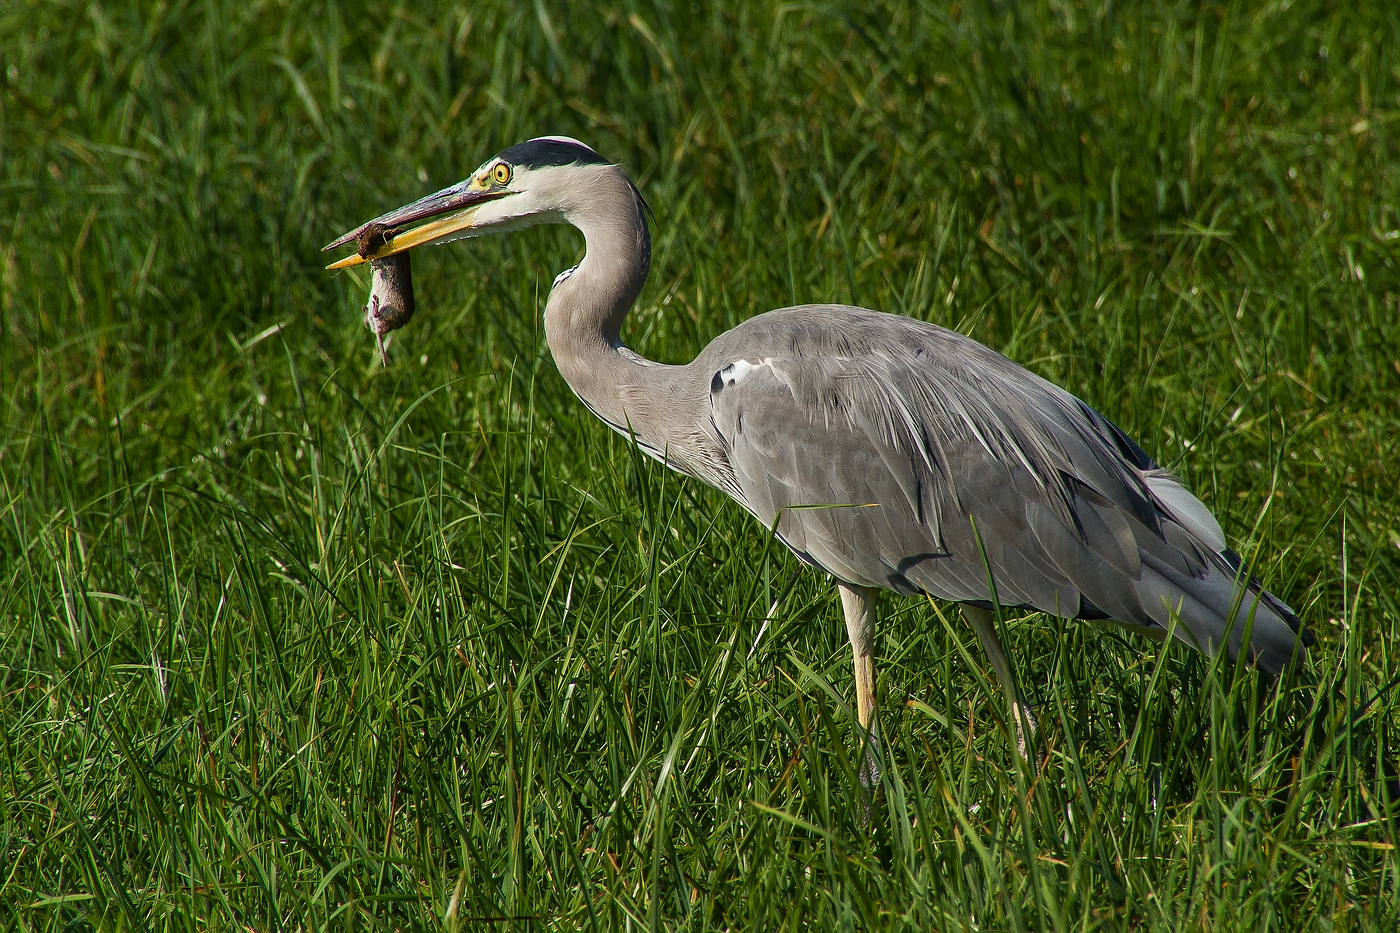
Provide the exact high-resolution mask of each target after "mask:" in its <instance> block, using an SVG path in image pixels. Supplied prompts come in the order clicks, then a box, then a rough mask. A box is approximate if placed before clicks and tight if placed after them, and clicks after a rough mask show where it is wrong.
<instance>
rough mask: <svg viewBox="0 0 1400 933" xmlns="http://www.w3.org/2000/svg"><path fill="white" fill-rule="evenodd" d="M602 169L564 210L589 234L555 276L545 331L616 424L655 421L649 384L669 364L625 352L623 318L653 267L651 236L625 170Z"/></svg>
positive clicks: (568, 374) (572, 381) (577, 382)
mask: <svg viewBox="0 0 1400 933" xmlns="http://www.w3.org/2000/svg"><path fill="white" fill-rule="evenodd" d="M609 169H611V170H610V171H607V172H600V173H598V175H597V176H596V179H595V181H594V183H593V184H591V185H590V186H589V191H588V193H587V195H583V196H580V200H579V201H578V202H577V203H575V204H573V205H570V206H569V207H567V208H566V209H565V210H563V211H561V214H562V216H563V219H564V220H566V221H567V222H569V223H571V224H573V225H574V226H575V227H577V228H578V229H579V230H580V231H582V233H583V237H584V240H585V243H586V251H585V253H584V257H583V261H582V262H580V263H579V264H578V266H577V267H575V268H574V269H573V270H572V271H571V272H568V273H564V274H562V275H561V276H560V278H559V279H557V280H555V284H554V288H553V289H552V290H551V291H550V293H549V300H548V301H547V302H546V304H545V311H544V332H545V340H546V341H547V342H548V343H549V350H550V353H551V354H553V356H554V362H555V365H557V366H558V367H559V372H560V374H561V375H563V377H564V379H565V381H566V382H568V383H569V386H570V388H572V389H573V390H574V392H575V394H577V395H578V396H579V398H581V399H583V401H584V402H585V403H586V404H587V405H588V406H589V407H590V408H592V409H593V410H594V411H595V412H596V413H597V414H598V415H599V416H600V417H602V418H603V419H605V420H607V421H609V422H611V423H612V424H613V425H615V426H619V427H625V426H628V425H631V427H632V429H633V430H636V431H637V433H638V436H639V437H640V436H641V433H642V432H641V431H640V430H639V427H640V425H642V424H646V423H649V422H650V415H651V411H652V405H651V404H649V403H648V399H647V392H646V391H645V390H646V388H647V386H648V385H650V384H652V383H655V382H656V380H657V379H658V378H659V377H660V375H661V370H663V369H665V367H659V366H655V365H654V364H648V363H647V362H646V361H644V360H642V359H641V358H640V357H638V356H636V355H635V354H632V353H630V351H629V352H628V353H626V354H624V353H621V352H619V350H620V349H621V347H622V341H621V336H620V335H621V330H622V322H623V321H624V320H625V319H626V317H627V312H628V311H630V310H631V309H632V304H633V303H634V302H635V301H636V300H637V296H638V295H640V294H641V291H642V286H643V285H645V284H646V280H647V273H648V271H649V270H650V268H651V234H650V233H649V231H648V230H647V222H646V218H645V217H644V216H643V215H642V202H641V197H640V195H638V194H637V192H636V189H634V188H633V187H632V185H631V183H630V182H629V181H627V179H626V178H625V177H624V176H623V174H622V172H621V171H620V170H617V169H614V168H612V167H611V166H609Z"/></svg>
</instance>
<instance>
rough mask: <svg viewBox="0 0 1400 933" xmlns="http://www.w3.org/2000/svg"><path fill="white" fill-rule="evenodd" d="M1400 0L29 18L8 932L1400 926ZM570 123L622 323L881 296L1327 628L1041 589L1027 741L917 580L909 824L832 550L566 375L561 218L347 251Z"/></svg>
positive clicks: (14, 47) (13, 551)
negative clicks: (641, 219) (688, 473)
mask: <svg viewBox="0 0 1400 933" xmlns="http://www.w3.org/2000/svg"><path fill="white" fill-rule="evenodd" d="M1397 49H1400V8H1396V7H1395V6H1394V4H1391V3H1387V2H1383V0H1358V2H1354V3H1348V4H1340V3H1328V2H1321V0H1296V2H1274V3H1232V4H1186V3H1151V2H1149V3H1144V4H1139V5H1128V6H1126V7H1122V6H1118V5H1113V4H1109V3H1091V2H1068V0H1066V2H1047V3H1038V4H1006V3H994V2H990V0H959V2H952V3H945V2H930V3H922V4H920V3H911V4H893V3H891V4H843V3H830V4H820V3H812V4H807V3H790V4H775V3H762V2H758V3H748V4H742V5H733V6H731V7H728V8H719V7H717V6H711V5H708V4H706V5H699V4H691V5H687V4H685V3H679V4H677V3H666V2H661V3H645V2H636V3H620V4H597V5H592V6H585V5H580V4H562V3H553V2H551V3H545V2H540V0H536V2H533V3H503V2H496V0H483V2H474V3H471V4H446V3H443V4H429V3H424V4H379V5H368V4H366V5H344V4H338V3H332V2H324V3H318V2H311V3H300V2H268V0H253V2H244V3H238V4H234V3H221V2H217V0H211V2H208V3H193V2H159V3H102V2H87V3H78V2H45V3H33V2H16V3H10V4H7V5H5V6H4V7H3V8H0V70H3V79H2V80H3V85H0V87H3V92H2V93H0V404H3V412H4V414H3V422H0V482H3V489H2V490H0V494H3V500H0V504H2V505H3V508H2V509H0V516H2V520H0V561H3V563H2V564H0V740H3V757H0V915H3V916H4V918H5V924H6V925H7V926H11V927H14V928H17V929H33V930H38V929H45V930H47V929H65V930H74V929H87V928H94V929H97V928H101V929H107V928H121V929H201V928H233V927H242V928H252V929H272V928H279V929H320V928H323V927H347V926H360V927H366V928H384V929H435V928H439V927H443V926H446V927H448V928H457V927H458V926H459V925H460V926H464V927H470V926H472V925H479V924H482V923H488V922H489V923H490V924H492V925H494V927H495V928H497V929H522V930H524V929H555V928H563V929H572V928H575V927H587V928H591V929H615V928H642V927H646V928H649V929H661V928H674V929H685V930H691V929H694V930H700V929H712V928H713V929H776V928H784V929H805V928H822V929H825V928H839V929H855V928H861V929H877V928H878V929H885V928H889V929H918V930H926V929H931V928H937V929H945V928H964V927H966V928H972V927H976V928H979V929H1018V930H1024V929H1037V930H1041V929H1051V928H1055V929H1070V928H1074V929H1087V928H1099V927H1102V928H1107V929H1127V928H1132V929H1159V928H1161V929H1168V928H1170V929H1182V928H1192V929H1196V928H1200V929H1222V928H1240V929H1243V928H1248V929H1278V930H1302V929H1326V930H1332V929H1366V930H1370V929H1375V930H1389V929H1394V928H1395V925H1396V923H1397V920H1400V908H1398V907H1397V901H1396V896H1397V890H1396V887H1397V881H1400V878H1398V877H1397V874H1398V873H1400V859H1397V856H1396V851H1395V845H1396V842H1397V840H1396V827H1395V824H1394V821H1393V819H1392V816H1391V814H1392V813H1393V810H1392V809H1391V800H1392V797H1393V796H1394V788H1393V785H1392V784H1391V783H1388V781H1389V779H1390V778H1393V776H1394V773H1395V767H1394V761H1395V752H1394V749H1393V737H1394V730H1395V726H1396V711H1397V706H1396V697H1395V689H1394V688H1395V684H1396V682H1397V678H1400V661H1397V659H1396V658H1395V649H1394V647H1393V645H1394V644H1396V641H1395V639H1396V636H1397V634H1400V606H1398V605H1397V598H1396V592H1397V584H1400V554H1397V548H1400V524H1397V522H1396V519H1395V516H1396V512H1397V507H1400V481H1398V478H1400V473H1398V472H1397V468H1396V467H1395V462H1396V459H1397V453H1400V433H1398V432H1397V424H1400V402H1398V401H1397V400H1398V399H1400V323H1397V319H1398V318H1400V309H1397V295H1400V278H1398V277H1397V271H1396V267H1395V263H1396V261H1397V259H1400V208H1397V204H1400V200H1398V199H1400V146H1398V145H1397V142H1398V141H1400V137H1397V133H1400V122H1398V121H1400V58H1398V57H1397V51H1396V50H1397ZM544 133H562V134H568V135H574V136H577V137H579V138H582V139H584V140H585V141H587V142H588V143H590V144H591V145H593V146H594V147H595V148H597V149H598V150H599V151H601V152H603V153H604V154H606V155H608V156H609V157H612V158H615V159H617V160H619V161H621V162H623V163H624V164H625V165H626V166H627V167H628V169H629V170H630V171H631V173H632V174H633V176H634V178H636V180H637V181H638V183H639V185H640V186H641V188H642V190H643V192H644V193H645V195H646V196H647V198H648V200H649V201H650V203H651V205H652V206H653V208H654V209H655V212H656V216H655V230H654V236H655V238H656V254H655V263H654V266H653V274H652V279H651V283H650V284H649V286H648V288H647V290H646V292H645V293H644V295H643V297H642V299H641V301H640V303H639V305H638V308H637V309H636V311H635V312H634V314H633V317H632V320H631V323H630V324H629V327H628V330H627V333H626V336H627V337H628V339H629V341H630V342H631V344H632V345H633V346H634V347H635V348H636V349H638V350H639V351H640V352H642V353H644V354H647V355H650V356H653V357H656V358H660V359H664V360H667V361H682V360H687V359H689V358H690V357H691V356H692V355H693V354H694V353H695V352H696V351H697V350H698V349H699V348H700V347H701V346H703V344H704V343H705V341H706V340H708V339H709V338H710V337H712V336H714V335H715V334H717V333H719V332H720V331H722V330H724V329H726V328H728V327H730V326H732V325H734V324H735V323H737V322H738V321H740V320H743V319H744V318H747V317H749V316H751V315H752V314H754V313H757V312H759V311H763V310H767V309H769V308H772V307H778V306H782V305H786V304H792V303H798V302H806V301H828V300H830V301H846V302H851V303H856V304H861V305H864V306H867V307H874V308H879V309H882V310H887V311H894V312H899V313H904V314H911V315H914V316H918V317H922V318H925V319H929V320H934V321H938V322H940V323H943V324H946V325H948V326H952V327H956V328H958V329H960V330H962V331H964V332H966V333H969V334H971V335H973V336H975V337H977V338H979V339H981V340H983V341H985V342H987V343H988V344H990V345H991V346H993V347H995V348H997V349H1000V350H1002V351H1003V352H1005V353H1007V354H1008V355H1009V356H1011V357H1012V358H1013V359H1016V360H1018V361H1019V362H1021V363H1023V364H1025V365H1027V366H1029V367H1031V368H1032V369H1034V370H1035V371H1037V372H1039V373H1041V374H1043V375H1045V376H1046V377H1048V378H1050V379H1053V380H1055V381H1057V382H1059V383H1060V384H1062V385H1065V386H1067V387H1068V388H1069V389H1070V390H1071V391H1073V392H1075V393H1076V394H1078V395H1080V396H1081V397H1083V398H1084V399H1086V400H1087V401H1088V402H1090V403H1091V404H1093V405H1095V406H1096V407H1098V408H1100V409H1102V410H1103V411H1104V412H1105V413H1106V414H1108V415H1109V416H1110V417H1112V418H1113V419H1114V420H1116V421H1117V422H1119V423H1120V424H1122V425H1123V426H1124V427H1125V428H1127V429H1129V430H1130V432H1131V433H1133V434H1135V435H1136V436H1137V437H1138V438H1139V439H1140V440H1141V441H1142V442H1143V444H1144V446H1145V447H1146V448H1147V449H1148V450H1149V451H1151V452H1153V453H1155V454H1156V456H1157V457H1158V458H1159V459H1160V460H1162V461H1163V462H1164V463H1167V464H1169V465H1171V466H1172V467H1173V468H1175V469H1177V470H1179V471H1180V472H1181V473H1182V475H1183V476H1185V477H1186V479H1187V480H1188V481H1189V483H1190V484H1191V485H1192V487H1193V488H1194V489H1195V490H1196V491H1197V492H1198V493H1199V494H1200V495H1201V496H1202V498H1203V499H1205V501H1206V502H1207V503H1208V504H1210V505H1211V506H1212V508H1214V509H1215V510H1216V512H1217V514H1218V515H1219V516H1220V518H1221V520H1222V523H1223V524H1224V526H1225V529H1226V532H1227V534H1228V535H1229V536H1230V537H1231V539H1232V541H1233V542H1235V543H1236V545H1237V547H1238V548H1239V549H1240V550H1241V551H1244V552H1245V553H1247V554H1250V555H1252V556H1253V559H1254V560H1255V562H1256V565H1257V567H1258V569H1259V571H1260V573H1261V574H1262V575H1263V576H1264V577H1265V579H1266V580H1267V581H1268V583H1269V585H1270V587H1271V588H1272V589H1273V590H1274V591H1275V592H1277V593H1278V594H1279V595H1281V596H1282V597H1283V598H1285V599H1286V600H1287V601H1289V602H1290V603H1291V604H1292V605H1294V606H1295V607H1296V608H1297V609H1298V610H1299V612H1300V614H1301V615H1302V616H1303V617H1304V618H1305V620H1306V621H1307V622H1308V623H1309V624H1310V625H1311V626H1313V627H1314V629H1315V630H1316V631H1317V633H1318V636H1319V644H1318V647H1317V648H1316V649H1315V650H1314V652H1313V655H1312V661H1311V664H1310V670H1309V672H1308V673H1307V675H1306V676H1304V677H1301V678H1299V679H1297V680H1296V681H1290V682H1288V683H1285V684H1278V685H1275V684H1269V683H1265V682H1262V681H1261V680H1260V679H1259V678H1258V677H1256V676H1254V675H1252V674H1249V673H1247V672H1245V673H1241V672H1236V671H1233V670H1231V669H1229V667H1228V666H1226V667H1219V666H1213V665H1210V664H1206V663H1203V661H1202V660H1201V659H1200V658H1197V657H1193V656H1188V655H1186V654H1185V653H1183V652H1181V651H1179V650H1175V649H1173V650H1171V651H1169V652H1163V651H1162V650H1160V649H1158V648H1156V647H1155V646H1150V645H1147V644H1144V643H1141V642H1137V641H1134V640H1132V639H1130V638H1126V637H1109V636H1104V635H1101V634H1099V633H1096V632H1094V631H1093V630H1088V629H1085V628H1083V627H1081V626H1074V625H1066V624H1064V623H1061V622H1058V621H1056V620H1051V619H1046V618H1044V617H1040V616H1030V617H1027V618H1025V619H1023V620H1019V621H1014V622H1013V623H1011V627H1012V641H1013V642H1014V645H1013V656H1014V659H1015V662H1016V664H1017V666H1018V668H1019V669H1020V671H1021V676H1022V680H1023V683H1024V684H1025V685H1026V687H1027V688H1028V690H1029V691H1030V692H1031V695H1032V697H1033V700H1034V702H1035V704H1036V706H1037V708H1038V710H1039V711H1040V716H1041V720H1042V722H1043V723H1044V732H1045V740H1046V743H1047V746H1048V749H1049V753H1048V759H1047V763H1046V766H1045V768H1044V769H1043V771H1042V773H1041V774H1040V775H1039V776H1037V777H1034V778H1032V777H1030V776H1028V775H1025V774H1023V773H1021V772H1020V771H1018V770H1017V768H1016V767H1015V764H1014V755H1013V753H1012V751H1011V748H1012V746H1011V744H1010V743H1008V740H1007V735H1006V731H1005V724H1004V722H1003V721H1002V719H1001V717H1002V713H1003V709H1002V704H1001V700H1000V695H999V692H998V691H996V690H994V689H992V688H991V687H990V686H989V682H988V680H987V676H986V671H985V669H984V668H985V663H984V658H983V657H982V655H981V653H980V651H979V650H978V649H977V647H976V644H975V640H974V639H972V638H971V637H970V633H969V632H966V631H965V630H964V629H963V628H962V627H961V624H960V622H959V619H958V617H957V616H956V614H955V613H951V614H950V613H949V611H948V609H947V607H942V606H939V605H936V604H933V603H929V602H925V603H919V602H918V601H915V600H902V601H895V600H889V601H887V602H886V604H885V622H884V624H883V626H882V634H881V638H880V650H881V653H882V655H883V657H884V661H883V666H882V668H881V684H880V690H881V701H882V704H883V705H882V709H883V718H884V725H885V729H886V731H887V733H888V735H889V738H890V743H889V744H890V748H889V749H888V751H889V754H890V760H889V762H888V767H887V778H886V785H885V787H884V800H885V804H884V807H883V809H882V810H880V811H879V812H878V813H877V815H876V817H875V818H874V820H873V823H872V825H871V826H869V827H866V826H864V825H863V816H864V804H863V802H862V800H861V799H860V796H859V794H858V792H857V791H856V789H855V788H856V786H857V785H856V782H855V779H854V774H853V770H852V758H851V756H852V753H853V752H854V750H855V747H856V746H855V742H854V727H853V724H852V719H853V717H852V715H851V711H850V710H849V709H848V708H847V706H846V703H847V701H848V699H849V697H850V695H851V691H850V674H849V657H848V654H847V649H846V646H845V639H844V631H843V629H842V626H841V625H840V622H839V615H838V612H839V610H838V608H837V605H836V601H835V599H834V598H833V591H832V589H831V587H830V586H829V584H828V583H827V581H825V580H823V579H820V578H819V576H818V575H817V574H815V573H811V572H800V573H799V568H798V565H797V563H796V561H795V560H793V559H792V558H791V557H790V556H788V555H787V554H786V553H783V552H782V550H781V548H776V547H774V546H772V544H771V542H768V541H767V540H766V537H765V535H764V533H763V531H762V529H760V528H758V527H757V526H755V525H754V524H753V523H752V522H751V521H749V520H747V519H746V518H745V517H744V516H743V515H742V514H741V513H740V511H739V510H738V509H737V507H735V506H733V505H731V504H729V503H727V502H726V501H724V500H723V499H722V497H720V496H719V495H718V494H715V493H712V492H710V491H709V490H706V489H702V488H697V486H696V485H695V484H693V483H688V482H682V481H680V480H679V479H678V478H677V477H675V476H672V475H668V474H667V473H665V472H664V471H663V470H662V469H660V468H659V467H657V466H655V465H653V464H650V463H646V462H641V461H639V459H638V457H637V456H636V454H635V453H633V452H632V451H629V450H628V449H627V447H626V445H625V444H624V443H623V442H622V441H621V440H619V439H617V438H614V437H612V436H611V435H610V432H608V431H607V429H605V428H603V427H602V426H600V425H599V424H597V423H596V422H595V421H594V419H592V418H591V416H589V415H588V413H587V412H586V411H584V410H583V409H582V408H581V406H579V405H577V404H576V402H575V401H574V399H573V398H572V396H571V394H570V393H569V391H568V389H567V387H566V386H564V384H563V383H562V381H561V380H560V379H559V377H558V375H557V373H556V372H555V371H554V368H553V364H552V363H551V362H550V360H549V356H548V352H547V349H546V348H545V347H544V345H543V340H542V339H541V335H540V333H539V328H538V315H539V312H540V309H541V306H542V303H543V298H544V296H545V294H546V293H547V291H548V287H549V283H550V282H551V280H552V278H553V276H554V275H555V273H556V272H558V271H559V270H560V269H562V268H564V267H565V266H567V265H569V264H571V263H572V262H574V261H575V260H576V259H577V257H578V255H579V252H580V250H581V241H580V239H579V238H578V237H577V235H576V234H574V233H572V232H571V231H566V230H560V229H548V230H540V231H533V232H530V233H528V234H522V235H517V236H516V237H514V238H510V239H501V240H491V241H484V242H477V243H473V244H469V245H463V244H459V245H457V246H453V247H449V248H445V249H438V250H431V251H426V252H424V253H421V254H420V256H419V261H418V263H417V266H418V275H417V276H416V279H417V284H418V298H419V308H420V311H419V316H418V317H417V318H416V319H415V320H414V321H413V323H412V325H411V326H410V327H409V328H408V329H407V330H405V331H402V332H400V333H399V335H398V336H397V338H396V344H395V346H394V347H393V349H392V357H391V365H390V366H389V367H388V368H381V367H379V366H378V365H377V364H376V363H375V357H374V349H373V340H372V339H371V338H370V336H369V334H368V333H367V331H366V330H365V329H364V327H363V324H362V320H361V312H360V309H359V306H360V304H361V303H362V301H363V293H364V286H365V284H366V283H365V281H364V278H363V277H362V276H357V275H354V274H349V275H342V276H339V277H335V276H331V275H328V274H326V273H324V272H323V271H322V264H323V257H322V255H321V254H320V253H319V247H320V246H321V245H322V244H323V243H325V242H328V241H329V240H330V239H332V238H333V237H334V236H336V235H337V234H339V233H341V232H342V231H344V230H346V229H348V228H350V227H352V226H354V225H355V224H357V223H359V222H360V221H362V220H364V219H366V218H368V217H371V216H374V215H377V214H379V213H382V212H383V211H384V210H387V209H389V208H391V207H394V206H397V205H399V204H402V203H405V202H407V201H409V200H411V199H414V198H417V197H419V196H421V195H422V194H423V193H426V192H427V191H430V190H434V189H436V188H438V187H441V186H443V185H445V184H448V183H451V182H453V181H455V180H457V179H459V178H461V177H463V176H465V175H466V174H467V173H468V172H469V171H470V170H471V169H472V168H474V167H475V166H476V165H478V164H479V163H480V162H482V161H483V160H484V159H486V158H487V157H489V156H490V155H491V154H492V153H494V152H495V151H497V150H499V149H501V148H503V147H505V146H507V145H510V144H512V143H514V142H517V141H520V140H522V139H525V138H527V137H530V136H533V135H538V134H544Z"/></svg>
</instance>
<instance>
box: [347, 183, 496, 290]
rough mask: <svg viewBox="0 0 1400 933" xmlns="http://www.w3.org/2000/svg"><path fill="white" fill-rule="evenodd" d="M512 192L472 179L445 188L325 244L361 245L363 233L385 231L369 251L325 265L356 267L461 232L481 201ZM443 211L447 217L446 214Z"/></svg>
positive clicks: (375, 239) (468, 224) (473, 215)
mask: <svg viewBox="0 0 1400 933" xmlns="http://www.w3.org/2000/svg"><path fill="white" fill-rule="evenodd" d="M509 194H514V192H512V191H499V190H497V191H483V190H481V189H480V188H473V187H472V182H471V181H464V182H461V183H459V184H456V185H453V186H452V187H450V188H444V189H442V190H441V191H439V192H437V193H436V194H430V195H428V196H427V197H426V198H423V199H421V200H418V201H414V202H413V203H412V204H406V205H404V206H403V207H401V208H399V209H398V210H394V211H390V212H389V213H387V214H384V215H382V216H380V217H376V218H375V219H374V220H371V221H369V222H368V223H365V224H361V225H360V226H358V227H356V228H355V229H354V230H351V231H350V232H349V233H347V234H345V235H344V236H342V237H340V238H339V239H337V240H335V241H334V242H332V243H329V244H327V245H326V246H323V247H322V248H321V252H325V251H326V250H332V249H337V248H339V247H341V246H346V245H352V244H353V245H356V246H357V247H358V245H359V243H358V241H359V238H360V235H361V234H362V233H364V232H365V231H367V230H370V229H371V228H378V230H380V231H382V235H381V236H378V237H374V238H373V240H374V241H376V242H374V243H373V244H372V247H371V248H370V249H369V250H368V251H367V252H359V251H357V252H355V253H353V254H351V255H349V256H346V257H345V258H344V259H341V260H338V261H337V262H333V263H331V264H330V265H328V266H326V268H327V269H344V268H345V267H346V266H357V265H359V264H360V263H362V262H369V261H371V260H373V259H383V258H384V257H385V256H392V255H394V254H395V253H402V252H403V251H404V250H406V249H412V248H413V247H415V246H422V245H423V244H425V243H432V242H434V241H436V240H441V239H443V238H445V237H449V236H451V235H453V234H455V233H461V232H462V231H463V230H467V229H469V228H470V227H471V226H472V222H473V221H474V220H475V218H476V213H477V211H479V210H480V209H481V205H482V204H485V203H486V202H487V201H494V200H496V199H497V198H503V197H505V196H507V195H509ZM443 214H447V215H448V216H446V217H443V216H442V215H443ZM432 217H436V218H438V219H437V220H430V221H429V222H428V223H425V224H422V225H421V226H417V227H414V228H413V229H411V230H405V231H403V232H399V229H398V228H401V227H404V226H406V225H408V224H414V223H418V221H420V220H428V219H429V218H432Z"/></svg>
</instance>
